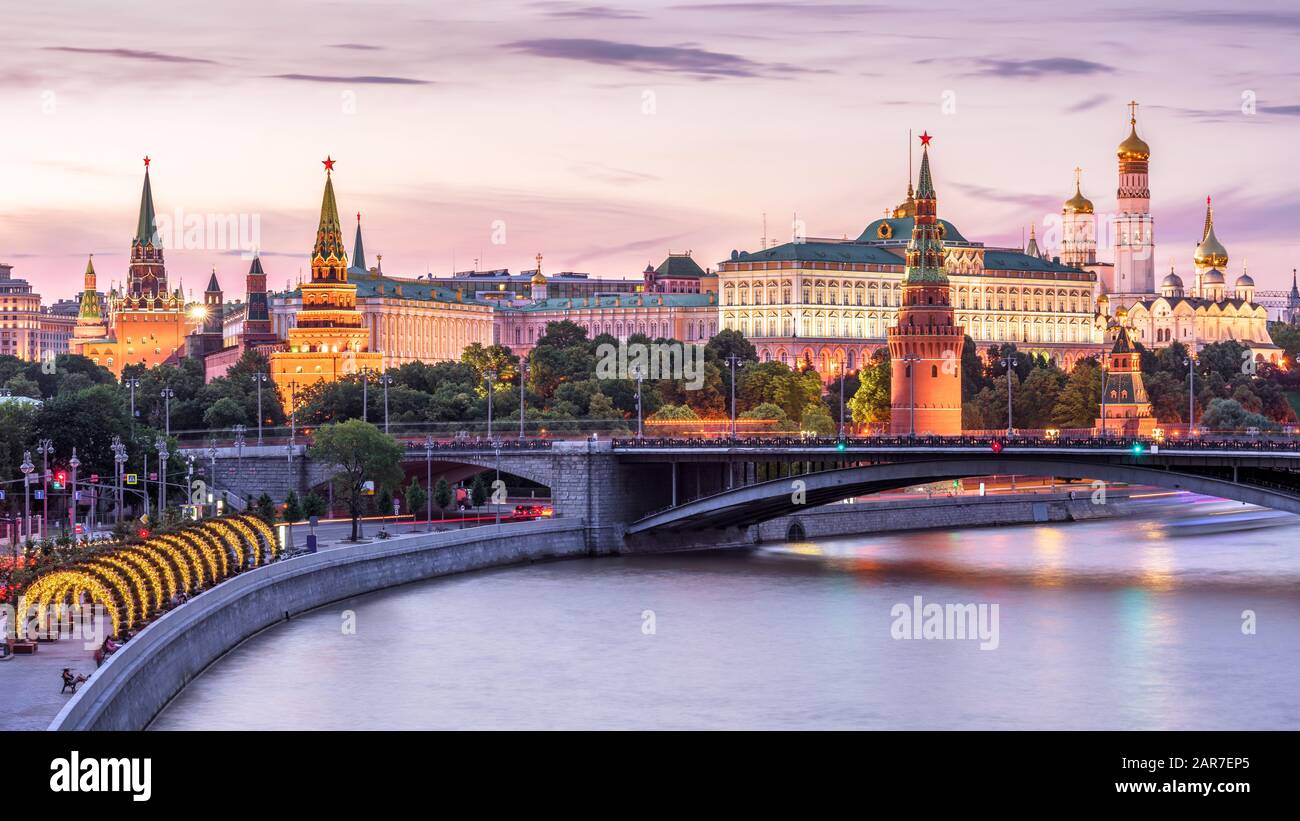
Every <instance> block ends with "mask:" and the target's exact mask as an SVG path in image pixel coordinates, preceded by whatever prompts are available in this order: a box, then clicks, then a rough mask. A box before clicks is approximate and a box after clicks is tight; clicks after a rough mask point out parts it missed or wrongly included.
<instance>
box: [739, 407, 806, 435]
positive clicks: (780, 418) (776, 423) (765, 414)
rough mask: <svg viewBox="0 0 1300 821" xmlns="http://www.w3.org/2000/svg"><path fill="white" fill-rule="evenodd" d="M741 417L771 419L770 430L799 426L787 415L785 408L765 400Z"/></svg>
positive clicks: (785, 429)
mask: <svg viewBox="0 0 1300 821" xmlns="http://www.w3.org/2000/svg"><path fill="white" fill-rule="evenodd" d="M740 418H741V419H770V420H772V425H771V427H770V428H769V429H770V430H784V431H793V430H798V429H799V426H798V425H797V424H796V423H795V422H794V421H793V420H792V419H791V418H790V417H789V416H787V415H786V412H785V409H784V408H782V407H781V406H780V405H778V404H776V403H775V402H763V403H762V404H759V405H755V406H754V407H752V408H750V409H749V410H747V411H745V412H744V413H742V414H740Z"/></svg>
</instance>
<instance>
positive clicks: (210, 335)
mask: <svg viewBox="0 0 1300 821" xmlns="http://www.w3.org/2000/svg"><path fill="white" fill-rule="evenodd" d="M225 313H226V305H225V295H224V294H222V292H221V285H220V284H218V283H217V269H216V268H213V269H212V277H211V278H210V279H209V280H208V287H207V289H206V290H205V291H204V292H203V310H202V311H201V312H199V313H197V314H196V315H197V316H201V317H202V320H203V324H202V325H201V326H200V327H199V329H198V330H197V331H195V332H194V333H192V334H190V338H189V339H188V340H186V343H185V355H186V356H194V357H198V358H200V359H202V358H204V357H206V356H208V355H209V354H214V353H216V352H217V351H219V350H221V348H222V345H223V344H224V336H225V333H224V328H223V320H224V319H225Z"/></svg>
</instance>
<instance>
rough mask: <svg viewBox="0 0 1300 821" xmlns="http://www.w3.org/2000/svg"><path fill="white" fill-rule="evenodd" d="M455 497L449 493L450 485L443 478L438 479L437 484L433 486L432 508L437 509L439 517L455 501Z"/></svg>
mask: <svg viewBox="0 0 1300 821" xmlns="http://www.w3.org/2000/svg"><path fill="white" fill-rule="evenodd" d="M455 498H456V497H455V495H454V494H453V493H452V491H451V485H450V484H448V483H447V480H446V479H445V478H442V477H439V478H438V482H437V484H435V485H434V486H433V506H434V507H436V508H438V514H439V516H441V515H444V514H445V513H446V512H447V508H449V507H451V503H452V502H453V501H454V500H455Z"/></svg>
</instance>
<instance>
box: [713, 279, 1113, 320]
mask: <svg viewBox="0 0 1300 821" xmlns="http://www.w3.org/2000/svg"><path fill="white" fill-rule="evenodd" d="M953 290H954V292H955V293H956V303H957V307H959V308H965V307H967V305H969V306H970V307H971V308H972V309H975V310H988V311H992V310H1012V311H1018V310H1020V309H1021V305H1022V304H1023V306H1024V309H1025V310H1033V311H1054V312H1059V313H1066V312H1069V313H1090V312H1091V311H1092V309H1093V306H1092V292H1091V291H1090V290H1089V289H1080V288H1063V289H1059V290H1058V289H1053V288H1017V287H1014V286H1011V287H1007V286H986V287H973V288H972V287H963V286H958V287H954V289H953ZM751 291H752V296H753V300H752V304H754V305H790V304H795V303H793V302H792V296H793V294H794V289H793V286H792V284H791V281H790V280H783V281H782V282H781V283H780V284H779V285H778V283H776V282H775V281H758V282H754V283H753V284H752V287H751V284H750V283H749V282H745V281H742V282H739V283H730V282H728V283H725V284H724V285H723V288H722V304H723V305H729V306H735V305H750V304H751V299H750V296H751ZM900 294H901V282H892V283H891V282H879V283H877V282H874V281H871V282H852V283H850V282H837V281H835V280H829V281H826V280H820V279H818V280H812V281H804V282H803V283H802V288H801V292H800V296H801V297H802V298H801V299H800V304H804V305H857V306H866V307H875V306H877V305H879V306H880V307H890V306H897V305H898V304H899V298H900ZM841 296H842V297H843V298H841ZM1022 300H1023V301H1022Z"/></svg>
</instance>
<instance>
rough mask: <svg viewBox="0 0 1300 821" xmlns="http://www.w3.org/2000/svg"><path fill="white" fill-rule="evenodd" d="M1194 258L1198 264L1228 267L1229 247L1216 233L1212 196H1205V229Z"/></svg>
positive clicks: (1211, 266)
mask: <svg viewBox="0 0 1300 821" xmlns="http://www.w3.org/2000/svg"><path fill="white" fill-rule="evenodd" d="M1194 260H1195V262H1196V264H1197V265H1202V266H1209V267H1210V268H1226V267H1228V249H1227V248H1224V247H1223V243H1221V242H1219V238H1218V237H1216V236H1215V235H1214V209H1213V208H1212V207H1211V206H1210V198H1209V197H1206V198H1205V229H1204V234H1203V235H1202V238H1201V242H1200V244H1198V245H1197V246H1196V255H1195V257H1194Z"/></svg>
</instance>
